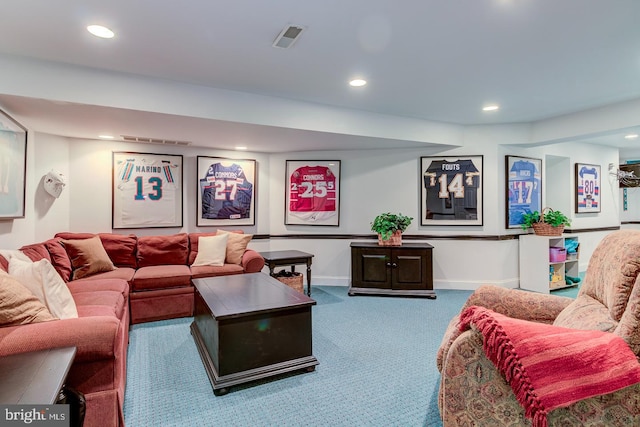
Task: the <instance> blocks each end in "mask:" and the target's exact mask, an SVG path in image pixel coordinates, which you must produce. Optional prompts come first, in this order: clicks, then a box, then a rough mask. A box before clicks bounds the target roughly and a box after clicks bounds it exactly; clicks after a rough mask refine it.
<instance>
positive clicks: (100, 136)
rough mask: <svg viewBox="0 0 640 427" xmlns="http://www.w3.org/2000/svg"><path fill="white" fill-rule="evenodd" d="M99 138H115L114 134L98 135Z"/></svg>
mask: <svg viewBox="0 0 640 427" xmlns="http://www.w3.org/2000/svg"><path fill="white" fill-rule="evenodd" d="M98 138H100V139H113V138H114V137H113V135H98Z"/></svg>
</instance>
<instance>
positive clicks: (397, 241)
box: [378, 230, 402, 246]
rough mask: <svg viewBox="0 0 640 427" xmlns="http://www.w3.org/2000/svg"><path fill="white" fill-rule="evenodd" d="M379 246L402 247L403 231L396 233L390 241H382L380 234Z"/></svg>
mask: <svg viewBox="0 0 640 427" xmlns="http://www.w3.org/2000/svg"><path fill="white" fill-rule="evenodd" d="M378 245H380V246H402V231H400V230H398V231H395V232H394V233H393V234H392V235H391V237H389V239H388V240H382V236H381V235H380V234H378Z"/></svg>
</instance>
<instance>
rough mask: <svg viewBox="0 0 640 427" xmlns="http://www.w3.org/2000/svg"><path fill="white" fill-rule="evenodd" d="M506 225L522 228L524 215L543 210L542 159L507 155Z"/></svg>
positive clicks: (507, 226) (505, 169)
mask: <svg viewBox="0 0 640 427" xmlns="http://www.w3.org/2000/svg"><path fill="white" fill-rule="evenodd" d="M504 171H505V179H504V181H505V185H506V189H505V196H506V197H505V199H506V200H505V206H506V212H505V227H506V228H507V229H509V228H521V224H522V223H523V220H522V215H524V214H527V213H532V212H534V211H538V212H542V159H535V158H532V157H522V156H509V155H507V156H505V165H504Z"/></svg>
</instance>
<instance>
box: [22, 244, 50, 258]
mask: <svg viewBox="0 0 640 427" xmlns="http://www.w3.org/2000/svg"><path fill="white" fill-rule="evenodd" d="M20 251H21V252H22V253H23V254H25V255H26V256H27V257H29V259H30V260H31V261H40V260H41V259H46V260H47V261H51V255H49V251H48V250H47V247H46V246H45V244H44V242H42V243H34V244H32V245H25V246H23V247H21V248H20Z"/></svg>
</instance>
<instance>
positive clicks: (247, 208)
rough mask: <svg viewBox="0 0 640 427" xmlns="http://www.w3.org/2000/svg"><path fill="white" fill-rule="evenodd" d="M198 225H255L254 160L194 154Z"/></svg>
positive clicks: (255, 184)
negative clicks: (196, 155)
mask: <svg viewBox="0 0 640 427" xmlns="http://www.w3.org/2000/svg"><path fill="white" fill-rule="evenodd" d="M197 173H198V197H197V204H198V206H197V220H196V225H197V226H198V227H203V226H204V227H206V226H218V227H219V226H230V225H233V226H236V225H255V221H256V220H255V206H256V203H255V202H256V200H255V199H256V194H257V183H256V176H257V175H256V161H255V160H253V159H229V158H225V157H209V156H198V157H197Z"/></svg>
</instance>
